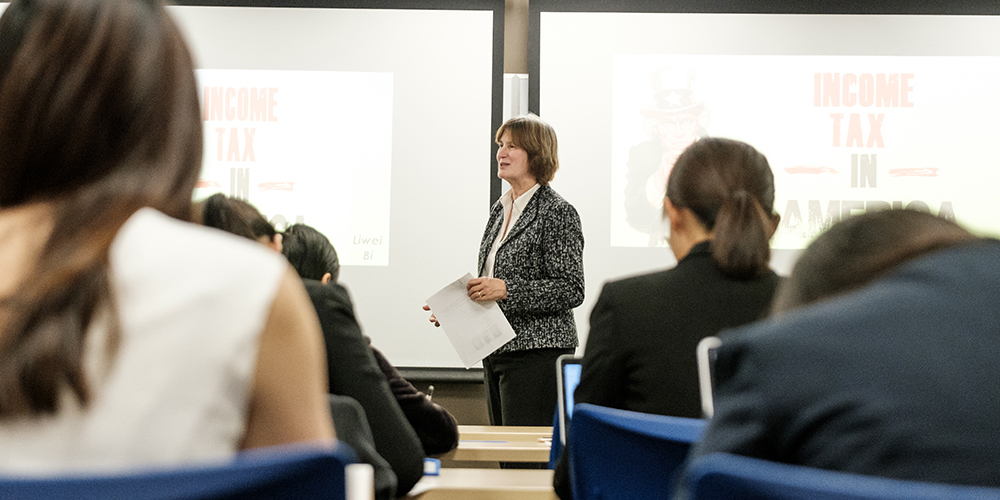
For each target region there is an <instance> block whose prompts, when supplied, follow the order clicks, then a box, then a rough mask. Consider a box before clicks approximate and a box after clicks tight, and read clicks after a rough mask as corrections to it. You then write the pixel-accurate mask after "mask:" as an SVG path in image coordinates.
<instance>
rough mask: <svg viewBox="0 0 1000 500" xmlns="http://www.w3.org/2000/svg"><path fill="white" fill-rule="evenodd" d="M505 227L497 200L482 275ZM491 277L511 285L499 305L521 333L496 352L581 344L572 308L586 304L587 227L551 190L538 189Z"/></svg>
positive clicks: (483, 245)
mask: <svg viewBox="0 0 1000 500" xmlns="http://www.w3.org/2000/svg"><path fill="white" fill-rule="evenodd" d="M502 227H503V205H501V204H500V201H499V200H498V201H497V202H496V203H494V204H493V208H491V209H490V219H489V222H488V223H487V224H486V231H485V232H484V233H483V241H482V243H481V244H480V247H479V274H480V275H482V274H483V270H484V265H485V263H486V256H487V255H488V254H489V252H490V248H491V247H492V246H493V241H494V240H496V237H497V234H499V232H500V229H501V228H502ZM493 277H494V278H499V279H502V280H503V281H504V283H505V284H506V285H507V298H506V299H504V300H499V301H497V304H498V305H499V306H500V309H501V310H502V311H503V313H504V315H505V316H506V317H507V321H509V322H510V326H511V327H512V328H513V329H514V333H516V334H517V337H516V338H515V339H514V340H511V341H510V342H508V343H507V344H505V345H504V346H503V347H501V348H500V349H498V350H497V351H496V353H497V354H499V353H503V352H511V351H523V350H526V349H539V348H543V347H559V348H574V347H576V346H577V345H578V343H579V340H578V339H577V336H576V322H575V321H574V320H573V308H574V307H576V306H578V305H580V304H582V303H583V294H584V287H583V229H582V227H581V226H580V216H579V215H578V214H577V213H576V209H575V208H573V205H570V204H569V202H567V201H566V200H564V199H563V198H562V197H561V196H559V194H558V193H556V192H555V191H554V190H553V189H552V188H551V187H549V186H540V187H539V188H538V190H537V191H535V194H534V195H533V196H532V197H531V200H530V201H529V202H528V204H527V205H526V206H525V207H524V211H523V212H521V216H520V217H519V218H518V219H517V222H516V223H515V224H514V227H512V228H510V232H509V234H508V235H507V239H505V240H504V241H503V243H501V244H500V248H499V249H498V250H497V257H496V260H495V262H494V264H493ZM553 369H555V368H554V367H553Z"/></svg>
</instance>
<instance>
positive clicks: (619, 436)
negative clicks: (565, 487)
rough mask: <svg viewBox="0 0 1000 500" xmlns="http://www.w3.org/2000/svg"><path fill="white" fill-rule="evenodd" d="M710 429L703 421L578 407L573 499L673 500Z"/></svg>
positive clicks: (571, 449) (572, 447)
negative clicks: (694, 448) (678, 478)
mask: <svg viewBox="0 0 1000 500" xmlns="http://www.w3.org/2000/svg"><path fill="white" fill-rule="evenodd" d="M704 429H705V421H704V420H701V419H695V418H681V417H666V416H662V415H649V414H645V413H637V412H632V411H625V410H615V409H611V408H604V407H600V406H595V405H591V404H578V405H576V407H575V409H574V410H573V425H572V431H571V432H570V433H569V439H570V442H569V444H568V447H567V449H568V450H569V471H570V482H571V484H572V487H573V498H574V499H575V500H590V499H604V500H609V499H619V498H620V499H634V498H643V499H650V498H664V499H668V498H670V497H671V496H672V495H673V491H674V484H675V475H676V473H677V472H678V470H679V469H680V467H681V465H682V464H683V463H684V460H685V458H686V457H687V454H688V451H689V450H690V448H691V444H692V443H695V442H697V441H698V440H699V439H700V438H701V434H702V432H703V431H704Z"/></svg>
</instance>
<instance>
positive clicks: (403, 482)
mask: <svg viewBox="0 0 1000 500" xmlns="http://www.w3.org/2000/svg"><path fill="white" fill-rule="evenodd" d="M201 210H202V220H203V222H205V223H206V224H208V225H213V227H216V228H217V229H222V230H227V231H231V232H233V233H234V234H237V235H239V236H243V237H245V238H248V239H251V240H256V241H259V242H261V243H263V244H265V245H268V246H270V247H271V248H273V249H276V250H279V251H280V248H283V247H284V241H285V239H284V238H283V236H282V234H281V233H277V232H275V230H274V228H273V226H271V224H270V223H268V222H267V220H266V219H264V216H262V215H261V214H260V212H259V211H257V209H256V208H254V206H253V205H250V204H249V203H247V202H245V201H242V200H239V199H234V198H227V197H226V196H225V195H222V194H216V195H213V196H211V197H209V198H208V199H206V200H205V201H204V202H202V204H201ZM293 234H294V232H293ZM290 239H291V240H292V241H290V243H291V245H292V246H293V247H294V246H296V245H297V244H298V242H297V241H295V240H294V238H290ZM302 283H303V284H304V285H305V288H306V292H307V294H308V296H309V298H310V300H311V301H312V303H313V306H314V308H315V310H316V313H317V314H318V315H319V318H320V326H321V327H322V331H323V338H324V339H325V342H324V345H325V347H326V352H327V356H328V360H327V365H328V367H329V369H328V371H327V374H328V382H329V390H330V393H331V394H337V395H341V396H349V397H351V398H353V399H355V400H356V401H357V402H358V403H360V404H361V406H362V408H363V409H364V411H365V416H366V417H367V419H368V425H369V427H370V428H371V432H372V436H373V437H374V439H375V449H376V451H378V454H379V455H381V457H382V458H384V459H385V461H386V462H388V463H389V466H390V467H391V468H392V472H393V473H394V474H395V476H396V491H395V494H396V495H405V494H406V493H407V492H409V491H410V489H411V488H413V485H415V484H416V483H417V481H419V480H420V478H421V477H422V476H423V459H424V450H423V448H422V447H421V444H420V439H419V438H418V437H417V435H416V433H415V432H414V430H413V428H412V427H411V426H410V425H409V423H408V422H407V421H406V417H405V415H404V414H403V412H402V410H401V408H400V406H399V405H398V404H396V402H395V400H394V398H393V395H392V391H391V390H390V388H389V384H388V383H387V382H386V379H385V377H384V376H383V375H382V372H381V371H380V370H379V367H378V364H377V362H376V361H375V358H374V356H373V355H372V350H371V348H370V347H369V343H368V340H367V339H366V338H365V336H364V335H362V334H361V327H360V326H359V325H358V322H357V319H356V318H355V316H354V306H353V305H352V304H351V299H350V296H349V295H348V294H347V290H346V289H345V288H344V287H342V286H340V285H338V284H336V283H330V284H328V285H324V284H322V283H321V282H319V281H316V280H310V279H306V280H302ZM379 473H380V471H379V470H378V469H376V482H377V483H384V481H381V479H380V477H379ZM387 495H388V496H392V494H391V493H389V492H387V489H386V488H379V497H380V498H382V497H384V496H387Z"/></svg>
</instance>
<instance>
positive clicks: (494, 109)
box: [172, 0, 505, 209]
mask: <svg viewBox="0 0 1000 500" xmlns="http://www.w3.org/2000/svg"><path fill="white" fill-rule="evenodd" d="M172 5H178V6H185V7H254V8H302V9H369V10H371V9H382V10H385V9H392V10H489V11H492V12H493V66H492V68H493V69H492V79H493V92H492V101H493V102H492V106H491V119H490V126H491V129H492V130H497V129H499V128H500V125H501V124H502V120H503V59H504V8H505V4H504V0H174V1H173V2H172ZM490 151H491V154H490V171H489V182H490V197H489V199H488V200H486V202H487V203H488V204H487V209H489V207H490V206H492V205H493V202H495V201H496V200H498V199H499V198H500V190H501V189H502V185H501V181H500V178H498V177H497V159H496V156H497V155H496V152H497V145H496V144H492V146H491V149H490Z"/></svg>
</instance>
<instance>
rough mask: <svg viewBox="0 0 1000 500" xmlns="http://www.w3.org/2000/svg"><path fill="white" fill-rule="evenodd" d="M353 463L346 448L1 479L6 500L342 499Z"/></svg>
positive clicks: (268, 451)
mask: <svg viewBox="0 0 1000 500" xmlns="http://www.w3.org/2000/svg"><path fill="white" fill-rule="evenodd" d="M354 461H355V457H354V452H353V451H352V450H351V449H350V448H349V447H348V446H346V445H344V444H338V445H337V447H336V448H335V449H333V450H329V449H327V450H323V449H318V448H315V447H310V448H303V447H284V446H283V447H279V448H271V449H263V450H255V451H250V452H245V453H242V454H240V455H239V456H238V457H237V458H236V459H234V460H232V461H231V462H227V463H223V464H213V465H201V466H184V467H179V468H172V469H166V470H150V471H143V472H137V473H127V474H115V475H100V476H97V475H95V476H91V475H73V476H60V477H54V478H53V477H46V478H24V477H4V476H0V498H3V499H5V500H7V499H10V500H36V499H37V500H43V499H44V500H71V499H72V500H98V499H100V500H118V499H121V500H126V499H127V500H182V499H183V500H195V499H199V500H200V499H206V500H208V499H211V500H264V499H275V498H294V499H296V500H298V499H320V498H322V499H325V500H330V499H344V498H346V495H347V494H346V490H345V488H346V484H345V480H344V467H345V466H346V465H347V464H350V463H353V462H354Z"/></svg>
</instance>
